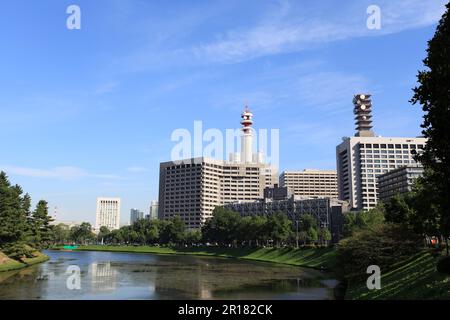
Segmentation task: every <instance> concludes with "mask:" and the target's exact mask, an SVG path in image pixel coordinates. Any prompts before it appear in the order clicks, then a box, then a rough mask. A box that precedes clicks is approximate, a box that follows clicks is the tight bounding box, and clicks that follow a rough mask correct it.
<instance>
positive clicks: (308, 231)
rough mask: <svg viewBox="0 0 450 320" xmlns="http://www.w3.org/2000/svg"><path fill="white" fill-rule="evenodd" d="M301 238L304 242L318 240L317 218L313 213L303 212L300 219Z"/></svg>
mask: <svg viewBox="0 0 450 320" xmlns="http://www.w3.org/2000/svg"><path fill="white" fill-rule="evenodd" d="M299 231H300V233H299V238H300V239H299V240H301V241H302V242H303V243H305V244H306V243H308V242H316V241H317V240H318V233H317V220H316V219H315V218H314V217H313V216H312V215H311V214H303V215H302V216H301V217H300V219H299Z"/></svg>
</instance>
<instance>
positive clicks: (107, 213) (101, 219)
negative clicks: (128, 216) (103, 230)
mask: <svg viewBox="0 0 450 320" xmlns="http://www.w3.org/2000/svg"><path fill="white" fill-rule="evenodd" d="M103 226H104V227H107V228H108V229H109V230H115V229H119V228H120V198H97V212H96V219H95V231H97V232H98V231H99V230H100V227H103Z"/></svg>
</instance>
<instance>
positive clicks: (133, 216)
mask: <svg viewBox="0 0 450 320" xmlns="http://www.w3.org/2000/svg"><path fill="white" fill-rule="evenodd" d="M140 219H144V212H142V211H140V210H138V209H131V210H130V225H132V224H133V223H135V222H136V221H138V220H140Z"/></svg>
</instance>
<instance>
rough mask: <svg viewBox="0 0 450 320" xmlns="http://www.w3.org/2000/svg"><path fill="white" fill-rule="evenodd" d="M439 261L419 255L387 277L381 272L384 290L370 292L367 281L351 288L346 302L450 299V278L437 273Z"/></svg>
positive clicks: (397, 265) (400, 264) (403, 263)
mask: <svg viewBox="0 0 450 320" xmlns="http://www.w3.org/2000/svg"><path fill="white" fill-rule="evenodd" d="M437 259H438V258H436V257H433V256H432V255H431V254H430V253H429V252H427V251H423V252H421V253H418V254H416V255H414V256H412V257H411V258H409V259H408V260H406V261H402V262H399V263H398V264H396V265H394V266H393V269H392V270H391V271H390V272H387V273H386V274H383V270H381V272H382V275H381V289H380V290H368V289H367V287H366V283H365V281H364V283H358V284H353V285H351V286H350V287H349V288H348V290H347V293H346V299H381V300H384V299H386V300H391V299H394V300H395V299H450V276H448V275H444V274H442V273H439V272H437V271H436V263H437Z"/></svg>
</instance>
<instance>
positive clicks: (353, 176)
mask: <svg viewBox="0 0 450 320" xmlns="http://www.w3.org/2000/svg"><path fill="white" fill-rule="evenodd" d="M353 102H354V104H355V109H354V112H355V120H356V126H357V127H356V129H357V132H356V134H355V136H354V137H345V138H343V141H342V143H341V144H339V145H338V146H337V147H336V166H337V176H338V192H339V199H340V200H345V201H348V202H349V203H350V206H351V207H352V208H354V209H357V210H368V209H370V208H373V207H375V206H376V204H377V203H378V185H377V182H378V181H377V179H378V176H380V175H382V174H384V173H387V172H389V171H392V170H395V169H397V168H399V167H403V166H405V165H414V164H416V161H415V160H414V158H413V157H414V155H415V154H416V153H420V152H421V150H422V149H423V147H424V146H425V144H426V139H425V138H421V137H416V138H388V137H377V136H375V135H374V133H373V131H372V130H371V129H372V125H371V119H372V116H371V115H370V111H371V102H370V95H356V96H355V98H354V100H353Z"/></svg>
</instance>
